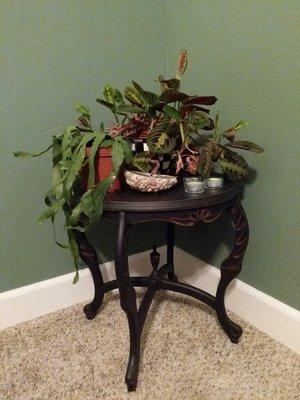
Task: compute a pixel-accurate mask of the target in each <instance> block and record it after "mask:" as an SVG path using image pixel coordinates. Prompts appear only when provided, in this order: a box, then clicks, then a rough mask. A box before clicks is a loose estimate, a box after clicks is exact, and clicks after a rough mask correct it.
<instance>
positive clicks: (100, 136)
mask: <svg viewBox="0 0 300 400" xmlns="http://www.w3.org/2000/svg"><path fill="white" fill-rule="evenodd" d="M104 138H105V134H104V133H103V132H99V134H98V135H97V136H96V137H95V138H94V141H93V144H92V147H91V149H90V153H89V156H88V158H89V161H88V164H89V176H88V188H89V189H91V188H92V187H93V186H94V184H95V155H96V153H97V151H98V149H99V146H100V144H101V142H103V140H104Z"/></svg>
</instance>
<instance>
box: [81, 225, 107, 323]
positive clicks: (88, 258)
mask: <svg viewBox="0 0 300 400" xmlns="http://www.w3.org/2000/svg"><path fill="white" fill-rule="evenodd" d="M74 235H75V239H76V242H77V245H78V250H79V255H80V258H81V259H82V261H83V262H84V263H85V264H86V265H87V266H88V267H89V269H90V271H91V274H92V277H93V282H94V288H95V294H94V298H93V300H92V301H91V302H90V303H88V304H86V305H85V306H84V308H83V311H84V313H85V315H86V317H87V318H88V319H93V318H95V316H96V315H97V312H98V310H99V308H100V306H101V304H102V301H103V297H104V292H103V291H102V290H101V287H102V285H103V278H102V274H101V271H100V268H99V263H98V257H97V254H96V251H95V250H94V248H93V247H92V246H91V244H90V243H89V242H88V240H87V238H86V236H85V234H84V233H83V232H79V231H76V230H74Z"/></svg>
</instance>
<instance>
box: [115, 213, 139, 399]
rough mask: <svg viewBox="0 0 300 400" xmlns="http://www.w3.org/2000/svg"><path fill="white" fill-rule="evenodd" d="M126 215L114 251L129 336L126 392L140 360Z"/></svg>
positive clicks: (134, 379)
mask: <svg viewBox="0 0 300 400" xmlns="http://www.w3.org/2000/svg"><path fill="white" fill-rule="evenodd" d="M126 233H127V234H128V231H127V230H126V213H125V212H120V213H119V227H118V239H117V249H116V261H115V269H116V277H117V281H118V287H119V292H120V302H121V307H122V309H123V310H124V311H125V312H126V314H127V319H128V325H129V334H130V356H129V361H128V366H127V372H126V377H125V381H126V384H127V387H128V391H133V390H135V389H136V385H137V376H138V367H139V359H140V328H139V317H138V311H137V305H136V293H135V290H134V287H133V285H132V282H131V281H130V277H129V271H128V258H127V245H126Z"/></svg>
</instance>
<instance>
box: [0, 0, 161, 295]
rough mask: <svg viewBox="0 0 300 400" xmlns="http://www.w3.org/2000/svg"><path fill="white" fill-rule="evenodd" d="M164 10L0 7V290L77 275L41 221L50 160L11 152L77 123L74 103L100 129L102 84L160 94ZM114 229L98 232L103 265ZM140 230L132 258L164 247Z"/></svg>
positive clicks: (92, 5)
mask: <svg viewBox="0 0 300 400" xmlns="http://www.w3.org/2000/svg"><path fill="white" fill-rule="evenodd" d="M164 14H165V4H164V3H163V2H160V1H158V0H157V1H155V0H154V1H149V0H145V1H141V0H122V1H116V0H110V1H104V0H103V1H99V0H94V1H92V0H81V1H79V0H61V1H58V0H43V1H40V0H36V1H35V0H30V1H23V0H17V1H10V0H7V1H3V0H2V1H1V15H2V20H1V80H2V82H1V138H2V140H1V141H2V144H1V150H2V153H3V154H2V156H1V160H2V166H1V179H2V183H1V214H2V215H1V226H0V229H1V238H2V240H1V268H0V291H4V290H8V289H12V288H15V287H19V286H22V285H26V284H29V283H32V282H37V281H40V280H43V279H47V278H50V277H54V276H58V275H61V274H63V273H67V272H69V271H72V263H71V260H70V257H69V254H68V251H62V250H61V249H59V248H58V247H57V246H56V245H55V244H54V242H53V240H52V231H51V226H50V223H45V224H44V225H42V226H37V225H36V217H37V216H38V215H39V214H40V213H41V211H42V210H43V208H44V206H43V197H42V196H43V195H44V193H45V191H46V190H47V189H48V187H49V184H50V165H51V160H50V157H45V158H40V159H33V160H17V159H15V158H14V157H13V156H12V152H13V151H15V150H18V149H23V150H24V149H26V150H30V151H34V150H39V149H41V148H43V147H45V146H46V145H47V144H48V142H49V139H50V137H51V136H50V135H51V134H53V133H57V132H59V131H60V130H61V129H62V128H63V127H64V126H66V125H69V124H70V123H72V122H73V120H74V117H75V113H74V111H73V105H74V104H75V103H76V102H82V103H83V104H88V105H90V107H91V110H92V112H93V115H94V116H95V120H96V121H99V123H100V121H101V120H104V121H109V120H110V119H111V117H110V114H109V113H108V112H105V111H102V112H100V107H99V106H97V104H96V102H95V99H96V97H97V96H99V95H100V94H101V92H102V89H103V86H104V84H105V83H111V84H114V85H116V86H117V87H120V88H123V87H124V86H125V85H126V84H127V83H128V82H129V81H130V80H131V79H136V80H137V81H146V83H147V84H148V85H149V88H150V89H154V87H155V86H156V85H157V84H156V83H155V82H154V79H156V77H157V76H158V75H159V73H161V71H164V69H165V67H166V56H165V52H164V51H162V49H164V48H165V36H164V35H163V34H162V26H161V21H162V20H161V16H162V15H164ZM102 225H103V223H102ZM109 227H110V230H109V232H107V231H103V229H101V226H100V227H99V230H98V232H97V233H98V240H97V241H98V242H102V245H103V246H102V249H101V256H102V257H101V259H102V260H108V259H112V258H113V251H114V248H113V247H114V243H115V235H116V232H115V228H114V226H113V225H111V224H110V225H109ZM141 229H143V235H141ZM136 231H137V232H136V234H135V235H134V236H133V240H132V245H131V247H130V252H137V251H141V250H142V249H144V248H145V247H149V246H150V245H151V243H152V241H151V239H149V240H148V239H147V238H148V236H151V234H152V236H155V237H156V238H157V241H158V242H159V238H160V236H161V234H160V229H159V226H148V228H147V229H145V228H142V227H139V228H136ZM104 232H105V233H104ZM144 235H146V236H144ZM141 237H143V240H141V239H140V238H141ZM112 245H113V246H112Z"/></svg>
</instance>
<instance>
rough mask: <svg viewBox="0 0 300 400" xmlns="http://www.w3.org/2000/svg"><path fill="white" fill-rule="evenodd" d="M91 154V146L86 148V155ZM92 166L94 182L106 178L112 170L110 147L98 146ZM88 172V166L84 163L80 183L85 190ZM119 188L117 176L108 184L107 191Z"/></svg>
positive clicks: (119, 183) (114, 190)
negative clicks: (93, 168)
mask: <svg viewBox="0 0 300 400" xmlns="http://www.w3.org/2000/svg"><path fill="white" fill-rule="evenodd" d="M90 154H91V148H90V147H87V148H86V155H87V156H89V155H90ZM94 166H95V184H97V183H98V182H101V181H103V180H104V179H105V178H107V177H108V176H109V175H110V174H111V173H112V171H113V163H112V154H111V148H110V147H103V148H100V149H99V150H98V151H97V153H96V155H95V159H94ZM88 174H89V167H88V165H87V164H86V165H85V166H84V167H83V168H82V173H81V183H82V186H83V189H84V190H85V191H87V189H88ZM120 189H121V182H120V179H119V178H118V177H117V178H116V179H115V180H114V182H113V183H112V184H111V185H110V187H109V189H108V192H117V191H119V190H120Z"/></svg>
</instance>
